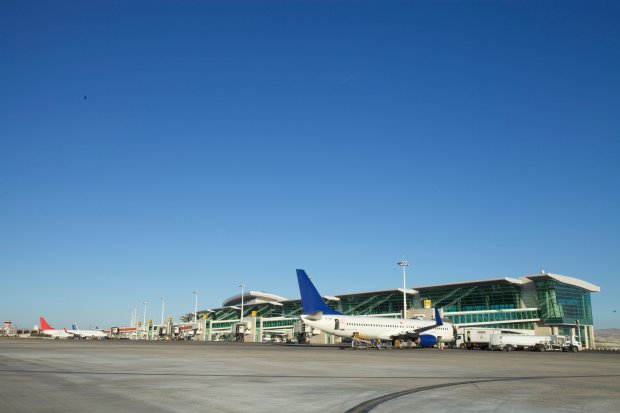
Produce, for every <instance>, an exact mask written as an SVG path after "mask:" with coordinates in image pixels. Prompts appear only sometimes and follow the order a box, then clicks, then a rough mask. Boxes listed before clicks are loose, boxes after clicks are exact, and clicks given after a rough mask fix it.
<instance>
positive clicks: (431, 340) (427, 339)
mask: <svg viewBox="0 0 620 413" xmlns="http://www.w3.org/2000/svg"><path fill="white" fill-rule="evenodd" d="M435 344H437V337H435V336H433V335H431V334H422V335H421V336H420V338H419V339H418V346H420V347H433V346H434V345H435Z"/></svg>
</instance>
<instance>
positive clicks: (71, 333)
mask: <svg viewBox="0 0 620 413" xmlns="http://www.w3.org/2000/svg"><path fill="white" fill-rule="evenodd" d="M39 321H40V323H41V325H40V331H41V332H42V333H43V334H47V335H49V336H51V337H52V338H106V337H107V335H106V333H105V332H103V331H101V330H80V329H72V330H67V329H66V328H63V329H62V330H57V329H55V328H54V327H52V326H51V325H49V324H48V323H47V321H45V318H43V317H40V318H39Z"/></svg>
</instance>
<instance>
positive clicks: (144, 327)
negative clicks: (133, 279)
mask: <svg viewBox="0 0 620 413" xmlns="http://www.w3.org/2000/svg"><path fill="white" fill-rule="evenodd" d="M148 303H149V302H148V301H145V302H143V303H142V304H144V321H143V322H142V332H144V331H146V305H147V304H148Z"/></svg>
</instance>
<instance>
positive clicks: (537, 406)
mask: <svg viewBox="0 0 620 413" xmlns="http://www.w3.org/2000/svg"><path fill="white" fill-rule="evenodd" d="M413 410H416V411H418V410H422V411H433V412H480V411H485V412H486V411H495V412H525V411H527V412H620V354H619V353H617V352H616V353H613V352H612V353H604V352H581V353H562V352H544V353H535V352H493V351H467V350H443V351H442V350H438V349H408V350H352V349H344V350H343V349H340V348H338V347H329V346H304V345H277V344H262V343H223V342H215V343H210V342H208V343H202V342H140V341H117V340H102V341H99V340H93V341H84V340H40V339H21V340H18V339H2V340H0V412H3V413H4V412H7V413H8V412H28V413H38V412H45V413H50V412H85V411H88V412H108V413H109V412H115V413H118V412H137V413H139V412H151V413H152V412H194V411H195V412H241V413H243V412H252V413H255V412H289V411H295V412H322V413H323V412H373V413H380V412H397V411H398V412H402V411H413Z"/></svg>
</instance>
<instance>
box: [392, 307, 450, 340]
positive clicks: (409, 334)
mask: <svg viewBox="0 0 620 413" xmlns="http://www.w3.org/2000/svg"><path fill="white" fill-rule="evenodd" d="M435 321H436V322H435V324H432V325H430V326H426V327H420V328H416V329H415V330H411V331H405V332H402V333H399V334H394V335H392V336H391V338H392V339H395V338H398V339H401V340H403V339H404V340H409V339H411V340H415V339H417V338H418V337H420V334H422V333H423V332H425V331H428V330H432V329H434V328H435V327H439V326H442V325H443V321H441V317H440V316H439V310H437V309H435Z"/></svg>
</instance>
